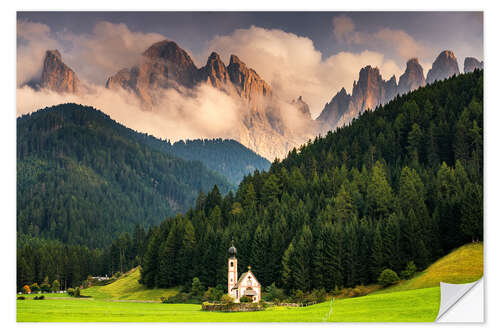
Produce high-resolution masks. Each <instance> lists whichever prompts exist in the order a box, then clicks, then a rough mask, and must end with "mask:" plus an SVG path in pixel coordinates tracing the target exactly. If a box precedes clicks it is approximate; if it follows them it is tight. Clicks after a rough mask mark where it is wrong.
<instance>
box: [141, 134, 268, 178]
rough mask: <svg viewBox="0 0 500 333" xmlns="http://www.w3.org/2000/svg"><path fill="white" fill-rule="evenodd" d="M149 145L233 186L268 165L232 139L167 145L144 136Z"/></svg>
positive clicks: (192, 141)
mask: <svg viewBox="0 0 500 333" xmlns="http://www.w3.org/2000/svg"><path fill="white" fill-rule="evenodd" d="M143 139H144V140H145V142H146V143H147V144H149V145H150V146H152V147H154V148H156V149H158V150H160V151H164V152H166V153H169V154H170V155H173V156H176V157H180V158H182V159H184V160H188V161H201V162H202V163H203V164H204V165H205V166H206V167H207V168H208V169H210V170H213V171H216V172H218V173H220V174H221V175H223V176H225V177H226V178H227V179H228V180H229V181H230V182H231V183H232V184H234V185H235V186H237V185H238V184H239V183H240V182H241V180H242V179H243V178H244V177H245V176H246V175H248V174H249V173H253V171H255V170H256V169H257V170H260V171H267V170H268V169H269V167H270V166H271V163H270V162H269V161H268V160H266V159H265V158H264V157H262V156H260V155H258V154H256V153H255V152H253V151H252V150H250V149H248V148H247V147H245V146H243V145H242V144H241V143H239V142H238V141H235V140H228V139H197V140H185V141H182V140H181V141H177V142H175V143H173V144H172V143H171V142H170V141H168V140H166V141H162V140H158V139H156V138H155V137H152V136H147V138H146V135H144V137H143Z"/></svg>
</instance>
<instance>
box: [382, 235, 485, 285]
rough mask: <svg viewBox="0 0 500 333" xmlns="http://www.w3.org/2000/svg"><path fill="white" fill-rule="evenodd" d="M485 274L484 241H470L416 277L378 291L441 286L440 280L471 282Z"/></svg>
mask: <svg viewBox="0 0 500 333" xmlns="http://www.w3.org/2000/svg"><path fill="white" fill-rule="evenodd" d="M481 276H483V243H470V244H466V245H464V246H461V247H460V248H458V249H456V250H455V251H453V252H451V253H450V254H448V255H446V256H444V257H443V258H441V259H439V260H438V261H436V262H435V263H433V264H432V265H430V266H429V267H428V268H427V269H426V270H425V271H423V272H420V273H418V274H417V275H416V276H415V277H414V278H412V279H411V280H408V281H403V282H401V283H400V284H398V285H395V286H393V287H391V288H387V289H382V290H379V291H376V292H375V294H377V293H387V292H396V291H404V290H413V289H420V288H429V287H439V283H440V282H447V283H470V282H474V281H476V280H478V279H480V278H481Z"/></svg>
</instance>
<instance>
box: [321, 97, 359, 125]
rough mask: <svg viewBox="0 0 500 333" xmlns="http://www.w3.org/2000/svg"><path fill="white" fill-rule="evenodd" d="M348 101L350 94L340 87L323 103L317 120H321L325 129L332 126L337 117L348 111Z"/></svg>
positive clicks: (336, 121)
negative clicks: (327, 101)
mask: <svg viewBox="0 0 500 333" xmlns="http://www.w3.org/2000/svg"><path fill="white" fill-rule="evenodd" d="M350 103H351V95H349V94H348V93H347V91H346V90H345V88H342V89H340V91H339V92H337V94H335V96H333V98H332V99H331V100H330V102H329V103H326V104H325V107H324V108H323V110H322V111H321V113H320V115H319V116H318V118H317V120H319V121H321V122H323V123H324V124H325V126H326V128H327V129H329V128H333V126H335V125H336V124H337V123H338V121H339V119H340V118H341V117H342V116H343V115H344V114H345V113H346V112H348V110H349V107H350ZM328 127H329V128H328Z"/></svg>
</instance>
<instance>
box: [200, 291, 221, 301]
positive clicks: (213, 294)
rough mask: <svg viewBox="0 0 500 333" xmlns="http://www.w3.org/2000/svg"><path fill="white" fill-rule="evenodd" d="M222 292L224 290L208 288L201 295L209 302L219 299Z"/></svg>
mask: <svg viewBox="0 0 500 333" xmlns="http://www.w3.org/2000/svg"><path fill="white" fill-rule="evenodd" d="M223 293H224V292H223V291H222V290H220V289H218V288H208V290H207V291H206V292H205V294H204V295H203V300H204V301H210V302H217V301H220V298H221V297H222V294H223Z"/></svg>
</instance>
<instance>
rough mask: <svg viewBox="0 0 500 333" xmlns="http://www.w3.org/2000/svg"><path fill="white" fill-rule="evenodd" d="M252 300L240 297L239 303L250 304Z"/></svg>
mask: <svg viewBox="0 0 500 333" xmlns="http://www.w3.org/2000/svg"><path fill="white" fill-rule="evenodd" d="M251 302H252V299H251V298H250V297H248V296H241V297H240V303H251Z"/></svg>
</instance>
